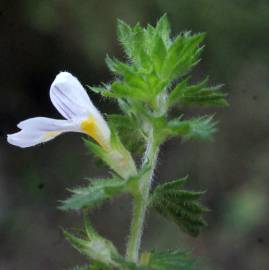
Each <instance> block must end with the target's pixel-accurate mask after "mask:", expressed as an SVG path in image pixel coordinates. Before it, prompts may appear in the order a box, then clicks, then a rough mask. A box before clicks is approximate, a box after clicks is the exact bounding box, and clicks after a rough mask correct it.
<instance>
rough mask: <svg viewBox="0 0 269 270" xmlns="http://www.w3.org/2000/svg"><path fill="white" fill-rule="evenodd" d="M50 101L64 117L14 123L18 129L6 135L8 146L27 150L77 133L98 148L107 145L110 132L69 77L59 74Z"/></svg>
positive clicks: (83, 92)
mask: <svg viewBox="0 0 269 270" xmlns="http://www.w3.org/2000/svg"><path fill="white" fill-rule="evenodd" d="M50 99H51V101H52V103H53V105H54V106H55V107H56V109H57V110H58V111H59V112H60V114H61V115H62V116H63V117H64V118H65V120H58V119H52V118H46V117H34V118H30V119H27V120H25V121H22V122H20V123H19V124H18V128H20V129H21V130H20V131H19V132H17V133H13V134H9V135H7V140H8V142H9V143H10V144H13V145H16V146H19V147H23V148H24V147H30V146H34V145H37V144H40V143H42V142H47V141H50V140H52V139H54V138H55V137H56V136H58V135H60V134H62V133H64V132H81V133H84V134H87V135H89V136H91V137H92V138H93V139H94V140H95V141H97V142H98V143H99V144H100V145H101V146H102V147H104V148H108V147H109V146H110V129H109V127H108V125H107V123H106V121H105V120H104V118H103V117H102V115H101V113H100V112H99V111H98V110H97V108H96V107H95V106H94V105H93V103H92V102H91V100H90V98H89V96H88V94H87V92H86V91H85V89H84V88H83V86H82V85H81V83H80V82H79V81H78V79H77V78H75V77H74V76H73V75H72V74H70V73H68V72H61V73H59V74H58V75H57V76H56V78H55V80H54V81H53V83H52V85H51V87H50Z"/></svg>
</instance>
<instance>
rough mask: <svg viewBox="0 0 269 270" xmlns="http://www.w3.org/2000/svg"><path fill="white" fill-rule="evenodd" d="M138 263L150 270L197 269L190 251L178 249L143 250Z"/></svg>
mask: <svg viewBox="0 0 269 270" xmlns="http://www.w3.org/2000/svg"><path fill="white" fill-rule="evenodd" d="M140 263H141V265H142V266H145V267H146V269H152V270H198V265H197V262H196V260H194V259H192V258H191V253H190V252H186V251H180V250H168V251H161V252H157V251H152V252H143V253H142V255H141V258H140Z"/></svg>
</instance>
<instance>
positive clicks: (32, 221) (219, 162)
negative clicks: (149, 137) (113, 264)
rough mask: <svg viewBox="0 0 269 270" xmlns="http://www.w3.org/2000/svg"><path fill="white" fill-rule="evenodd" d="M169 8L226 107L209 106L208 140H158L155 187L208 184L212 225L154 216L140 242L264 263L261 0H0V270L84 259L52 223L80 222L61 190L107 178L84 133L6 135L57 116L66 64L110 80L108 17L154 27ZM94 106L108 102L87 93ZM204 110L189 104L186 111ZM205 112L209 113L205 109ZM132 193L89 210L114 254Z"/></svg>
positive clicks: (240, 265) (268, 79)
mask: <svg viewBox="0 0 269 270" xmlns="http://www.w3.org/2000/svg"><path fill="white" fill-rule="evenodd" d="M163 13H167V14H168V17H169V19H170V21H171V25H172V28H173V33H174V34H175V33H179V32H180V31H183V30H192V31H193V32H199V31H203V32H206V33H207V37H206V47H205V51H204V53H203V60H202V62H201V63H200V65H199V66H198V67H197V68H196V69H195V70H194V73H193V76H194V79H196V80H198V79H201V78H203V77H205V76H206V75H208V74H209V75H210V80H211V83H224V84H225V91H227V92H228V93H229V102H230V107H229V108H225V109H218V110H216V112H217V113H216V118H217V119H218V120H219V121H220V125H219V132H218V134H217V135H216V137H215V140H214V141H213V142H212V143H204V142H187V143H184V144H183V143H182V142H180V141H179V140H171V141H169V142H168V143H166V144H165V145H164V146H163V147H162V151H161V154H160V158H159V163H158V170H157V172H156V176H155V183H158V182H160V181H165V180H172V179H175V178H178V177H182V176H185V175H186V174H189V175H190V177H191V179H192V181H191V183H190V186H191V187H193V188H196V189H205V188H206V189H207V191H208V192H207V194H206V196H205V199H204V203H205V204H206V205H207V206H208V207H209V208H210V209H212V211H211V212H210V213H208V215H207V221H208V223H209V227H208V228H207V229H206V230H205V231H204V232H203V233H202V234H201V236H199V237H198V238H197V239H193V238H191V237H188V236H186V235H184V234H183V233H181V232H180V231H179V230H178V229H177V227H176V226H175V225H173V224H171V223H169V222H167V221H165V220H164V219H162V218H161V217H159V216H158V215H157V214H155V213H150V214H149V215H148V219H147V222H146V226H145V234H144V240H143V248H144V249H152V248H157V249H165V248H169V247H186V248H191V249H193V251H194V254H195V255H196V256H201V257H202V258H203V260H204V261H205V263H206V264H207V265H208V266H209V267H210V269H219V270H223V269H237V270H267V269H269V211H268V209H269V208H268V203H269V198H268V194H269V184H268V180H269V179H268V177H269V170H268V164H269V111H268V104H269V35H268V33H269V2H268V0H256V1H253V0H252V1H250V0H233V1H229V0H218V1H216V0H193V1H190V0H170V1H169V0H155V1H154V0H146V1H145V0H136V1H131V0H114V1H104V0H98V1H97V0H76V1H74V0H73V1H72V0H57V1H56V0H55V1H48V0H43V1H42V0H16V1H7V0H2V1H1V5H0V29H1V36H0V61H1V64H0V89H1V98H0V119H1V141H0V269H1V270H2V269H3V270H17V269H27V270H31V269H35V270H36V269H40V270H43V269H44V270H45V269H46V270H47V269H50V270H54V269H68V268H69V267H72V266H74V265H75V264H81V263H83V262H84V259H83V257H82V256H80V255H79V254H77V252H76V251H75V250H73V249H72V248H71V247H70V246H69V244H68V243H67V242H66V240H65V239H64V238H63V236H62V234H61V231H60V226H63V227H65V228H73V227H75V226H78V225H80V222H81V215H80V213H78V212H77V213H76V212H74V213H62V212H61V211H59V210H57V209H56V208H57V205H58V200H60V199H64V198H65V197H66V196H67V195H68V192H67V191H66V187H73V186H76V185H82V184H83V183H85V180H84V178H85V177H86V176H98V177H99V176H104V175H106V172H105V170H104V169H102V168H100V167H98V166H97V165H96V163H95V160H94V159H93V157H91V156H90V155H88V154H87V152H86V150H85V148H84V147H83V144H82V141H81V138H80V136H78V135H77V134H67V135H64V136H61V137H59V138H57V139H56V140H54V141H52V142H50V143H48V144H46V145H41V146H38V147H34V148H29V149H25V150H21V149H19V148H16V147H13V146H11V145H8V144H7V142H6V134H7V133H12V132H15V131H16V124H17V123H18V122H19V121H21V120H24V119H26V118H29V117H32V116H48V117H60V116H59V115H58V113H57V112H56V110H55V109H54V108H53V106H52V104H51V102H50V100H49V96H48V90H49V87H50V84H51V82H52V81H53V79H54V77H55V75H56V74H57V73H58V72H59V71H62V70H67V71H70V72H72V73H73V74H75V75H76V76H77V77H78V78H79V79H80V80H81V81H82V82H83V83H84V84H91V85H97V84H99V82H101V81H109V80H112V79H113V77H112V75H111V74H110V73H109V72H108V70H107V68H106V66H105V64H104V58H105V55H106V53H109V54H110V55H113V56H117V57H119V58H122V57H123V55H122V52H121V50H120V47H119V45H118V43H117V41H116V19H117V18H121V19H123V20H125V21H127V22H128V23H130V24H134V23H136V22H137V21H140V22H141V23H142V24H145V23H152V24H154V23H155V22H156V20H157V19H158V18H159V17H160V16H161V15H162V14H163ZM91 97H92V99H93V100H94V102H95V103H96V104H97V105H98V106H99V108H100V110H101V111H102V112H107V113H111V112H114V111H115V110H116V106H115V104H113V103H112V102H110V101H107V100H103V99H101V98H100V97H99V96H97V95H91ZM202 112H203V113H204V112H209V111H208V110H202V111H201V110H189V111H188V113H189V114H199V113H202ZM211 112H215V110H212V111H211ZM130 206H131V204H130V202H129V198H128V197H121V198H118V199H115V200H114V201H113V202H112V203H107V204H105V205H104V206H102V207H101V208H99V209H98V210H97V211H95V213H94V215H93V216H94V219H93V223H94V224H95V226H96V227H97V229H98V231H99V232H100V233H101V234H103V235H105V236H107V237H108V238H109V239H111V240H112V241H114V242H115V243H116V245H117V246H118V247H119V249H120V250H121V251H123V250H124V248H125V247H124V245H125V244H124V243H125V240H126V237H127V234H128V229H129V227H128V226H129V222H130Z"/></svg>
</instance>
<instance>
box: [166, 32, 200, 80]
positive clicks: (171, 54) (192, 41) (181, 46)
mask: <svg viewBox="0 0 269 270" xmlns="http://www.w3.org/2000/svg"><path fill="white" fill-rule="evenodd" d="M204 36H205V35H204V34H203V33H200V34H195V35H190V33H189V32H186V33H183V34H181V35H180V36H178V37H176V39H175V40H174V41H173V43H172V45H171V46H170V48H169V50H168V53H167V56H166V58H165V61H164V63H163V67H162V71H161V74H162V77H163V78H165V79H167V80H170V81H173V80H174V79H176V78H177V77H179V76H183V75H185V74H186V73H188V72H189V71H190V69H191V68H192V67H193V66H194V65H195V64H197V62H198V59H199V56H200V53H201V50H202V48H200V47H199V44H200V43H201V42H202V41H203V39H204Z"/></svg>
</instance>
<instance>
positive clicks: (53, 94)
mask: <svg viewBox="0 0 269 270" xmlns="http://www.w3.org/2000/svg"><path fill="white" fill-rule="evenodd" d="M50 99H51V101H52V103H53V105H54V106H55V107H56V109H57V110H58V111H59V112H60V113H61V114H62V115H63V116H64V117H65V118H66V119H73V118H76V117H82V116H88V115H89V114H90V113H95V110H96V108H95V107H94V105H93V104H92V102H91V100H90V98H89V96H88V94H87V92H86V91H85V89H84V88H83V86H82V85H81V83H80V82H79V81H78V79H77V78H76V77H74V76H73V75H72V74H70V73H68V72H61V73H59V74H58V75H57V76H56V78H55V80H54V81H53V83H52V85H51V87H50Z"/></svg>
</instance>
